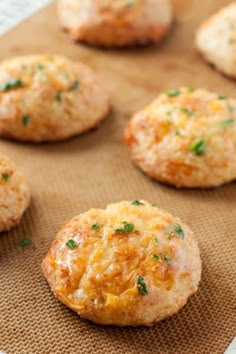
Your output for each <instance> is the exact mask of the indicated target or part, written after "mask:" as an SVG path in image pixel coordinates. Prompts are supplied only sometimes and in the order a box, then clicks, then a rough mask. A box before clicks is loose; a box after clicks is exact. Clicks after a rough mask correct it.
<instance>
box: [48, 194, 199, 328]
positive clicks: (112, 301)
mask: <svg viewBox="0 0 236 354" xmlns="http://www.w3.org/2000/svg"><path fill="white" fill-rule="evenodd" d="M42 268H43V272H44V275H45V277H46V279H47V281H48V283H49V285H50V287H51V289H52V291H53V293H54V295H55V296H56V297H57V298H58V299H59V300H61V301H62V302H63V303H64V304H65V305H67V306H69V307H70V308H71V309H72V310H74V311H76V312H77V313H78V314H79V315H80V316H81V317H82V318H84V319H88V320H91V321H93V322H95V323H98V324H104V325H117V326H139V325H151V324H154V323H155V322H158V321H160V320H162V319H164V318H166V317H169V316H171V315H173V314H175V313H177V312H178V311H179V309H180V308H182V307H183V306H184V305H185V303H186V302H187V299H188V297H189V296H190V295H192V294H194V293H195V292H196V291H197V288H198V283H199V281H200V277H201V259H200V255H199V249H198V245H197V242H196V240H195V238H194V236H193V233H192V231H191V230H190V229H189V227H188V226H186V225H185V224H184V223H182V221H181V220H180V219H179V218H177V217H174V216H172V215H171V214H169V213H168V212H167V211H165V210H162V209H160V208H158V207H157V206H156V205H151V204H149V203H147V202H146V201H143V200H141V201H139V200H134V201H122V202H119V203H115V204H110V205H108V206H107V207H106V209H90V210H88V211H87V212H85V213H83V214H80V215H79V216H76V217H74V218H73V219H71V220H70V221H68V222H67V223H66V224H65V225H64V226H63V227H62V228H61V230H60V231H59V233H58V235H57V237H56V239H55V240H54V242H53V243H52V245H51V247H50V249H49V252H48V254H47V256H46V257H45V259H44V260H43V263H42Z"/></svg>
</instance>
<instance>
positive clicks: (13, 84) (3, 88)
mask: <svg viewBox="0 0 236 354" xmlns="http://www.w3.org/2000/svg"><path fill="white" fill-rule="evenodd" d="M22 85H23V82H22V80H21V79H14V80H11V81H8V82H6V83H5V84H3V85H2V86H0V91H3V92H5V91H8V90H10V89H12V88H15V87H21V86H22Z"/></svg>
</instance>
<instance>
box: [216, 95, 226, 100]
mask: <svg viewBox="0 0 236 354" xmlns="http://www.w3.org/2000/svg"><path fill="white" fill-rule="evenodd" d="M227 98H228V97H227V96H225V95H219V96H218V100H227Z"/></svg>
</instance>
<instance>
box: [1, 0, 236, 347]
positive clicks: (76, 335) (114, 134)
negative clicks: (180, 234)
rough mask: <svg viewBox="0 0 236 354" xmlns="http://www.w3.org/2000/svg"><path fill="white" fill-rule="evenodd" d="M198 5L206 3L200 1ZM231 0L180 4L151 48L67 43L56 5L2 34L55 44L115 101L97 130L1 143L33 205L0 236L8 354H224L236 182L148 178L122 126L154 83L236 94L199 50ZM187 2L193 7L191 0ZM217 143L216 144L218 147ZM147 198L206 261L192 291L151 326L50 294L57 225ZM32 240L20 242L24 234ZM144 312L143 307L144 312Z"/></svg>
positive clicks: (235, 300) (24, 47)
mask: <svg viewBox="0 0 236 354" xmlns="http://www.w3.org/2000/svg"><path fill="white" fill-rule="evenodd" d="M199 3H201V5H199ZM227 3H229V1H223V0H217V1H216V0H212V1H202V2H199V1H191V2H186V1H178V0H176V1H175V7H176V13H177V20H176V23H175V25H174V26H173V30H172V32H171V33H170V35H169V36H168V38H167V39H166V40H165V41H164V42H163V43H162V44H160V45H158V46H152V47H146V48H141V49H133V50H120V51H115V50H112V51H107V50H102V49H98V48H91V47H88V46H83V45H79V44H74V43H73V42H71V41H70V39H69V38H68V36H67V35H66V34H65V33H63V32H62V31H60V29H59V26H58V23H57V18H56V12H55V5H50V6H49V7H48V8H46V9H44V10H42V11H41V12H39V13H37V14H36V15H34V16H33V17H32V18H30V19H28V20H27V21H26V22H24V23H23V24H21V25H20V26H18V27H17V28H15V29H13V30H12V31H11V32H9V33H8V34H6V35H5V36H4V37H2V38H0V46H1V52H0V59H4V58H6V57H10V56H15V55H20V54H26V53H36V52H40V53H42V52H49V53H53V52H56V53H62V54H66V55H69V56H71V57H73V58H74V59H78V60H80V61H82V62H84V63H86V64H88V65H89V66H91V67H92V68H93V69H94V70H96V71H97V73H98V75H99V76H100V79H101V81H102V82H103V85H104V87H105V88H106V89H107V91H108V92H109V94H110V96H111V100H112V113H111V114H110V116H109V117H108V118H107V119H106V120H105V121H104V123H102V124H101V125H100V126H99V128H98V129H96V130H93V131H91V132H89V133H87V134H84V135H82V136H80V137H76V138H73V139H70V140H67V141H64V142H60V143H55V144H39V145H33V144H22V143H17V142H11V141H4V140H1V141H0V150H1V151H2V152H4V153H6V154H7V155H8V156H9V157H11V158H13V159H14V160H15V161H16V163H17V164H18V165H19V166H20V167H21V169H22V171H23V172H24V174H25V175H26V176H27V177H28V179H29V182H30V185H31V190H32V203H31V206H30V208H29V210H28V211H27V212H26V214H25V216H24V218H23V220H22V222H21V224H20V225H19V226H18V227H17V228H16V229H14V230H12V231H11V232H8V233H3V234H1V236H0V351H4V352H6V353H8V354H77V353H79V354H83V353H92V354H106V353H109V354H113V353H114V354H146V353H148V354H149V353H166V354H168V353H170V354H172V353H187V354H190V353H191V354H194V353H208V354H209V353H223V352H224V351H225V349H226V348H227V346H228V345H229V343H230V342H231V341H232V339H233V337H234V336H235V333H236V320H235V317H236V316H235V313H236V291H235V284H236V231H235V230H236V185H235V183H231V184H229V185H226V186H223V187H221V188H218V189H212V190H210V189H209V190H177V189H175V188H171V187H167V186H165V185H162V184H159V183H157V182H154V181H153V180H151V179H149V178H148V177H147V176H145V175H144V174H142V172H140V171H139V170H138V169H137V168H136V167H135V166H134V165H133V164H132V163H131V161H130V158H129V155H128V152H127V149H126V147H125V146H124V144H123V130H124V127H125V125H126V124H127V122H128V120H129V119H130V116H131V115H132V114H133V113H134V112H135V111H136V110H138V109H140V108H141V107H143V106H144V105H146V104H147V103H149V102H150V101H151V100H152V99H153V98H154V97H155V96H156V95H157V94H158V93H159V92H160V91H162V90H163V89H166V88H176V87H178V86H180V85H187V86H191V87H205V88H207V89H210V90H214V91H217V92H219V93H222V94H226V95H232V96H234V97H236V93H235V85H236V84H235V82H234V81H231V80H229V79H226V78H225V77H224V76H222V75H221V74H219V73H218V72H216V71H215V70H214V69H213V68H211V67H210V66H208V65H207V64H206V63H205V62H204V61H203V60H202V59H201V57H200V56H199V55H198V53H197V52H196V51H195V49H194V43H193V36H194V31H195V29H196V27H197V25H198V24H199V23H200V21H201V20H203V19H204V18H206V17H207V16H209V15H210V14H211V13H213V12H214V11H215V10H217V9H218V8H219V7H221V6H223V5H226V4H227ZM190 5H191V6H190ZM222 148H223V147H222ZM141 198H143V199H146V200H148V201H150V202H153V203H157V204H158V205H160V206H161V207H163V208H165V209H167V210H169V211H170V212H172V213H173V214H176V215H178V216H180V217H181V218H182V219H183V221H184V222H186V223H188V224H189V225H190V226H191V227H192V229H193V230H194V232H195V234H196V237H197V239H198V241H199V246H200V249H201V256H202V260H203V274H202V281H201V284H200V288H199V291H198V293H197V294H196V295H194V296H193V297H191V298H190V300H189V301H188V303H187V305H186V306H185V307H184V308H183V309H182V310H181V311H180V313H179V314H178V315H176V316H174V317H172V318H170V319H168V320H165V321H163V322H161V323H159V324H157V325H156V326H154V327H151V328H143V327H141V328H115V327H103V326H96V325H94V324H91V323H89V322H86V321H83V320H81V319H80V318H79V317H78V316H77V315H76V314H75V313H74V312H72V311H71V310H69V309H68V308H66V307H65V306H64V305H62V304H61V303H60V302H59V301H58V300H56V299H55V298H54V296H53V295H52V293H51V292H50V290H49V287H48V285H47V283H46V281H45V280H44V277H43V275H42V272H41V268H40V265H41V261H42V258H43V257H44V256H45V254H46V252H47V250H48V248H49V246H50V243H51V242H52V240H53V239H54V237H55V234H56V233H57V231H58V229H59V227H60V225H61V224H62V223H64V221H65V220H67V219H68V218H70V217H72V216H74V215H76V214H79V213H81V212H83V211H86V210H87V209H88V208H90V207H105V206H106V204H108V203H111V202H115V201H119V200H123V199H127V200H129V199H131V200H134V199H141ZM24 238H31V239H32V242H33V245H32V246H29V247H26V248H24V249H21V248H20V247H19V241H20V240H22V239H24ZM144 311H145V309H144Z"/></svg>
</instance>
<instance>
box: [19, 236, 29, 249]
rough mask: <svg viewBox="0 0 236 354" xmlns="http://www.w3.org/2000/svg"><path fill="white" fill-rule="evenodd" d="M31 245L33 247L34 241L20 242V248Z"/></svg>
mask: <svg viewBox="0 0 236 354" xmlns="http://www.w3.org/2000/svg"><path fill="white" fill-rule="evenodd" d="M30 245H32V240H31V239H30V238H24V239H23V240H21V241H20V242H19V246H20V248H25V247H27V246H30Z"/></svg>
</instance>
